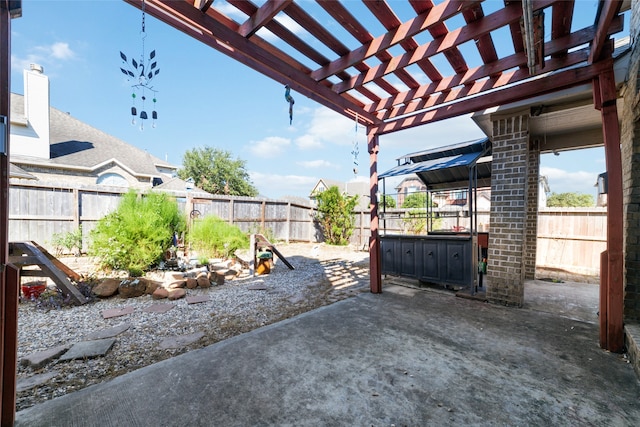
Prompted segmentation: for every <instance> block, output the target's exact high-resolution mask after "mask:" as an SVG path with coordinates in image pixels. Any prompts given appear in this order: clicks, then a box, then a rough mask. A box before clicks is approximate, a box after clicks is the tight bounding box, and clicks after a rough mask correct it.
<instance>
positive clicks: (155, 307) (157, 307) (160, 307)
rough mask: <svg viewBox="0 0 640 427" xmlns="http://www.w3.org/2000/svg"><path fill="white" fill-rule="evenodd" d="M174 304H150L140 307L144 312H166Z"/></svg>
mask: <svg viewBox="0 0 640 427" xmlns="http://www.w3.org/2000/svg"><path fill="white" fill-rule="evenodd" d="M174 307H175V305H174V304H152V305H150V306H148V307H145V308H143V309H142V311H144V312H145V313H166V312H167V311H169V310H171V309H172V308H174Z"/></svg>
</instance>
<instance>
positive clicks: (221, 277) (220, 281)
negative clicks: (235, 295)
mask: <svg viewBox="0 0 640 427" xmlns="http://www.w3.org/2000/svg"><path fill="white" fill-rule="evenodd" d="M216 285H218V286H222V285H224V274H221V273H216Z"/></svg>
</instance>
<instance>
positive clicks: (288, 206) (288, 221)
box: [286, 202, 291, 244]
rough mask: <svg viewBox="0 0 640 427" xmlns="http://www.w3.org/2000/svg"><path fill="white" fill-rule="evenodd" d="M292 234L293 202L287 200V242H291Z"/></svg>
mask: <svg viewBox="0 0 640 427" xmlns="http://www.w3.org/2000/svg"><path fill="white" fill-rule="evenodd" d="M290 236H291V202H287V235H286V242H287V244H288V243H289V237H290Z"/></svg>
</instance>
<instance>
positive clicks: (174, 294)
mask: <svg viewBox="0 0 640 427" xmlns="http://www.w3.org/2000/svg"><path fill="white" fill-rule="evenodd" d="M185 295H187V291H186V290H184V289H182V288H178V289H174V290H172V291H170V292H169V296H168V297H167V298H168V299H169V300H170V301H174V300H177V299H180V298H184V297H185Z"/></svg>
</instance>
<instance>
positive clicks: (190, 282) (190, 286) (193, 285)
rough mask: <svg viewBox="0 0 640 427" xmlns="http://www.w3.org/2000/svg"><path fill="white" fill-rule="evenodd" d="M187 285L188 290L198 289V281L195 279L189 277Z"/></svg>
mask: <svg viewBox="0 0 640 427" xmlns="http://www.w3.org/2000/svg"><path fill="white" fill-rule="evenodd" d="M186 284H187V288H188V289H195V288H197V287H198V281H197V280H196V278H195V277H187V280H186Z"/></svg>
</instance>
